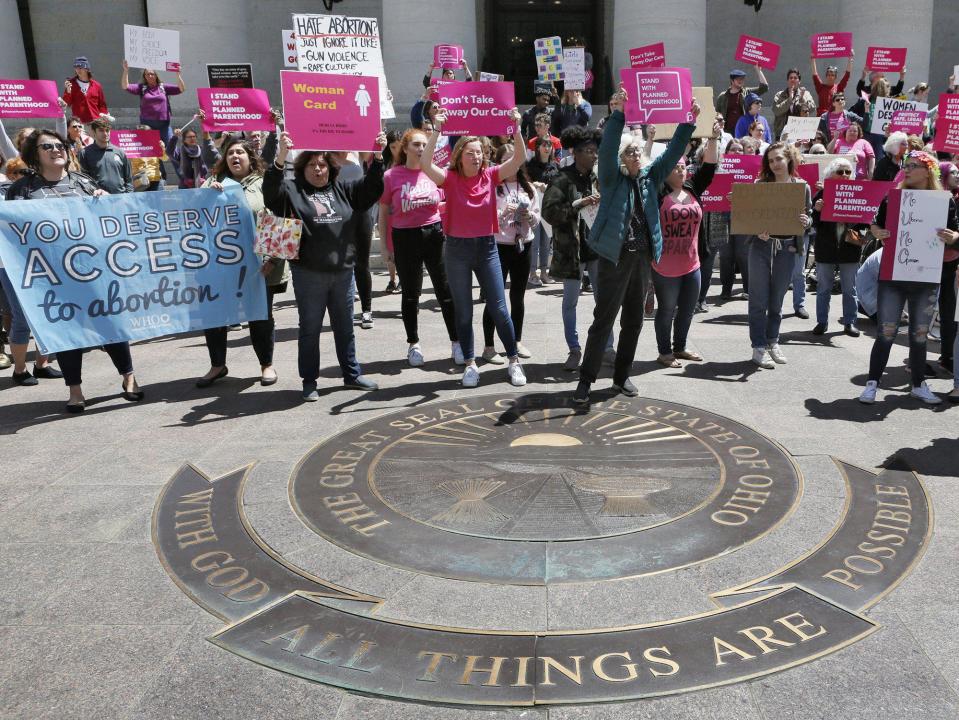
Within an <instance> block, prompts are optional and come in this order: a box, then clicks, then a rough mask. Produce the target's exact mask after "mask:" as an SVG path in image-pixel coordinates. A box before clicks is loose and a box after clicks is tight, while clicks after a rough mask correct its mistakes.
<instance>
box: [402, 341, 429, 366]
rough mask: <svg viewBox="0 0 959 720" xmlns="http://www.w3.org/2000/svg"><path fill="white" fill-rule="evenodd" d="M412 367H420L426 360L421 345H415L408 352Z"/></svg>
mask: <svg viewBox="0 0 959 720" xmlns="http://www.w3.org/2000/svg"><path fill="white" fill-rule="evenodd" d="M406 359H407V360H408V361H409V363H410V367H420V366H421V365H422V364H423V363H424V362H426V360H424V359H423V350H422V349H421V348H420V346H419V345H413V346H412V347H411V348H410V349H409V350H408V351H407V353H406Z"/></svg>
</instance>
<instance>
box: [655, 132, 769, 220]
mask: <svg viewBox="0 0 959 720" xmlns="http://www.w3.org/2000/svg"><path fill="white" fill-rule="evenodd" d="M656 132H657V135H658V134H659V128H656ZM761 168H762V157H760V156H759V155H724V156H723V157H722V159H721V160H720V161H719V167H718V168H716V174H715V175H714V176H713V181H712V182H711V183H710V184H709V187H708V188H707V189H706V193H704V194H703V195H701V196H700V203H701V204H702V206H703V209H704V210H708V211H710V212H729V211H730V209H731V205H730V201H729V193H731V192H732V189H733V184H735V183H753V182H755V181H756V178H758V177H759V171H760V169H761ZM704 198H705V200H704ZM707 203H708V207H707Z"/></svg>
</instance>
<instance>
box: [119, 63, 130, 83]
mask: <svg viewBox="0 0 959 720" xmlns="http://www.w3.org/2000/svg"><path fill="white" fill-rule="evenodd" d="M129 84H130V63H128V62H127V61H126V60H124V61H123V72H121V73H120V88H121V89H123V90H126V89H127V85H129Z"/></svg>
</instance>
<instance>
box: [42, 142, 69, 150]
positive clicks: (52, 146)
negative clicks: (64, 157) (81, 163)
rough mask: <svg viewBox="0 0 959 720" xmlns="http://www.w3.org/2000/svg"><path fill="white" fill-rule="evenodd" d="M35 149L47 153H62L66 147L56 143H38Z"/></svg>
mask: <svg viewBox="0 0 959 720" xmlns="http://www.w3.org/2000/svg"><path fill="white" fill-rule="evenodd" d="M37 147H39V148H40V149H41V150H46V151H47V152H53V151H54V150H59V151H60V152H63V151H64V150H66V147H65V146H64V145H63V143H58V142H55V143H40V144H39V145H38V146H37Z"/></svg>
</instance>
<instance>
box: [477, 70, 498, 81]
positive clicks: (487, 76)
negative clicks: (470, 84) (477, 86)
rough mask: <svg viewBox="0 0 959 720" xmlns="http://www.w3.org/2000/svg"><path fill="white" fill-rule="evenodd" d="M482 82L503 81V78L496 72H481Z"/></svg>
mask: <svg viewBox="0 0 959 720" xmlns="http://www.w3.org/2000/svg"><path fill="white" fill-rule="evenodd" d="M479 79H480V82H501V81H502V80H503V76H502V75H497V74H496V73H488V72H482V71H481V72H480V74H479Z"/></svg>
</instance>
